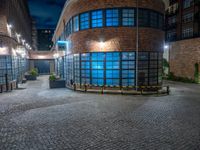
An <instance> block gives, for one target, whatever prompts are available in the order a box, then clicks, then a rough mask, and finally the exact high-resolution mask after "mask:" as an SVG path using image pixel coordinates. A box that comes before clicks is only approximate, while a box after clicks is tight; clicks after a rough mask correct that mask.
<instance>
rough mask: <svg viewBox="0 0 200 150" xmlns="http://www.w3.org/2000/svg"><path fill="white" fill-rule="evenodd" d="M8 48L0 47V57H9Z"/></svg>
mask: <svg viewBox="0 0 200 150" xmlns="http://www.w3.org/2000/svg"><path fill="white" fill-rule="evenodd" d="M7 54H8V48H7V47H0V55H7Z"/></svg>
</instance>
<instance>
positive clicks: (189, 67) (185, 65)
mask: <svg viewBox="0 0 200 150" xmlns="http://www.w3.org/2000/svg"><path fill="white" fill-rule="evenodd" d="M196 63H199V66H200V38H195V39H189V40H182V41H177V42H173V43H171V45H170V72H173V73H174V75H176V76H180V77H188V78H191V79H194V71H195V67H194V65H195V64H196ZM199 70H200V68H199Z"/></svg>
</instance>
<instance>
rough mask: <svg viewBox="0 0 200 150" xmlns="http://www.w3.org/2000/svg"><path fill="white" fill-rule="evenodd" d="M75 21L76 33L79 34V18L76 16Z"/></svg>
mask: <svg viewBox="0 0 200 150" xmlns="http://www.w3.org/2000/svg"><path fill="white" fill-rule="evenodd" d="M73 21H74V27H73V28H74V32H77V31H79V16H75V17H74V18H73Z"/></svg>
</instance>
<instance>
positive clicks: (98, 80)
mask: <svg viewBox="0 0 200 150" xmlns="http://www.w3.org/2000/svg"><path fill="white" fill-rule="evenodd" d="M137 2H138V3H137ZM137 8H138V9H137ZM164 10H165V6H164V3H163V1H161V0H138V1H137V0H135V1H133V0H123V1H119V0H95V1H94V0H84V1H82V0H76V1H74V0H67V1H66V4H65V6H64V9H63V11H62V14H61V16H60V20H59V22H58V25H57V28H56V31H55V34H54V36H53V42H54V48H55V50H56V51H64V52H63V55H58V54H57V55H55V56H56V57H58V58H57V73H58V74H59V75H61V76H62V77H63V78H64V79H66V81H67V83H68V84H69V85H70V84H71V83H72V81H73V82H74V83H77V84H80V85H81V84H90V85H97V86H102V85H104V86H119V87H122V86H137V85H161V84H162V54H163V47H164V39H165V35H164V31H163V20H164ZM137 14H138V15H137Z"/></svg>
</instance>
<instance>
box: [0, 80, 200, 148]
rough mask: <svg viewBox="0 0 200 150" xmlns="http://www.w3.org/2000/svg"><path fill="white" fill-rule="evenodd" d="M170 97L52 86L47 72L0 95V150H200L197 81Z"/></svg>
mask: <svg viewBox="0 0 200 150" xmlns="http://www.w3.org/2000/svg"><path fill="white" fill-rule="evenodd" d="M169 84H170V85H171V87H172V88H171V89H172V93H171V95H170V96H162V97H158V96H122V95H100V94H85V93H76V92H73V91H70V90H67V89H55V90H50V89H49V88H48V80H47V76H42V77H39V79H38V81H33V82H28V83H27V84H26V85H25V86H26V89H24V90H16V91H13V92H11V93H4V94H0V150H46V149H47V150H63V149H66V150H85V149H88V150H100V149H101V150H129V149H130V150H133V149H148V150H150V149H152V150H199V149H200V86H198V85H193V84H183V83H174V82H171V83H169Z"/></svg>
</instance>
